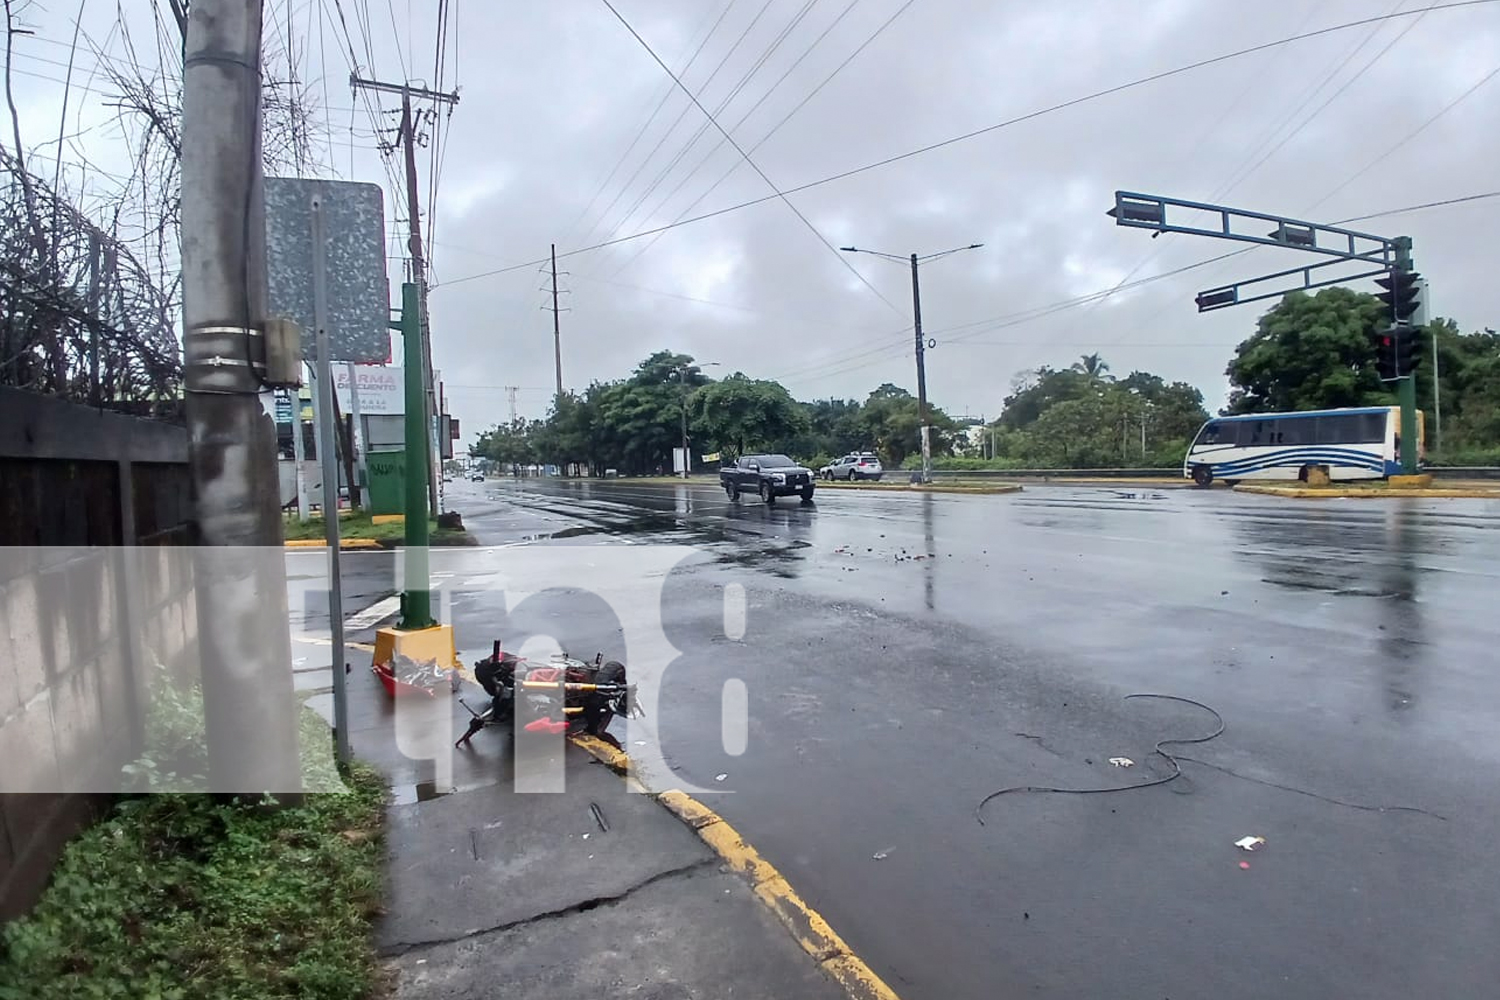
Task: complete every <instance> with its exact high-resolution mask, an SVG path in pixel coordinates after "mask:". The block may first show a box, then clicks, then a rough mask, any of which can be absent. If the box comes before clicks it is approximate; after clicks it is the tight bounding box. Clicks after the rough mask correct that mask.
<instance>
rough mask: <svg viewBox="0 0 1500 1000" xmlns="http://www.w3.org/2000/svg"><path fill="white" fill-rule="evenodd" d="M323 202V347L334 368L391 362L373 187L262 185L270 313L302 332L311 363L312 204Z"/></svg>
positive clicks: (379, 204) (380, 211) (379, 215)
mask: <svg viewBox="0 0 1500 1000" xmlns="http://www.w3.org/2000/svg"><path fill="white" fill-rule="evenodd" d="M315 195H316V196H319V197H321V199H322V214H323V226H324V230H325V232H326V233H327V238H326V240H325V241H324V245H323V247H322V252H323V258H324V263H325V271H324V273H325V274H326V276H327V281H326V284H327V288H326V298H327V307H326V308H327V322H328V342H329V347H330V353H331V355H332V357H331V358H330V359H329V360H332V361H355V362H360V363H364V364H385V363H386V362H388V361H390V359H391V334H390V321H389V317H390V285H389V280H388V278H387V276H386V270H385V209H384V203H383V200H382V195H381V191H380V186H379V185H377V184H357V183H353V182H351V181H323V180H299V179H295V178H290V177H267V178H266V272H267V273H266V276H267V279H268V282H269V284H270V312H271V315H273V316H285V317H286V318H288V319H291V320H295V321H296V322H297V324H298V325H300V326H301V327H302V353H303V356H304V357H306V358H308V359H309V360H311V359H312V358H313V357H314V347H315V345H314V334H315V327H314V317H313V313H314V309H313V236H312V232H313V219H312V199H313V197H314V196H315Z"/></svg>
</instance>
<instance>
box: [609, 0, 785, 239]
mask: <svg viewBox="0 0 1500 1000" xmlns="http://www.w3.org/2000/svg"><path fill="white" fill-rule="evenodd" d="M773 3H775V0H766V2H765V3H764V4H762V5H761V8H760V10H758V11H756V12H755V16H754V17H753V18H751V19H750V23H749V24H747V25H745V28H744V30H743V31H741V32H740V34H739V37H738V38H736V39H735V40H734V44H733V45H731V46H729V50H728V51H727V52H725V53H724V55H723V57H722V58H721V59H720V60H719V61H718V63H717V64H716V65H715V66H714V68H713V70H712V71H711V72H710V73H709V74H708V78H707V79H706V80H704V81H703V83H701V84H700V85H699V86H698V91H699V92H700V93H702V92H705V91H707V90H708V88H709V86H710V85H711V84H712V83H713V82H714V80H716V79H717V78H718V76H719V73H720V72H721V71H722V70H723V69H724V67H725V66H726V65H728V63H729V59H730V57H731V56H733V55H734V54H735V53H736V52H738V51H739V47H740V46H741V45H743V44H744V42H745V39H746V38H748V37H749V36H750V32H751V30H752V29H753V28H754V27H755V26H756V25H757V24H759V23H760V19H761V18H762V17H763V16H764V15H765V13H766V11H768V10H770V9H771V4H773ZM684 73H686V70H684ZM669 75H673V76H674V79H673V81H672V82H673V90H674V91H675V90H677V89H679V88H680V87H681V82H680V80H679V79H677V78H675V75H674V74H669ZM669 96H670V95H669ZM688 96H689V97H692V96H693V95H692V94H691V93H690V94H689V95H688ZM690 109H691V105H690V104H688V105H684V106H683V108H682V110H680V111H679V112H677V117H676V118H673V119H672V123H671V124H670V125H668V126H667V129H666V131H665V132H663V133H662V134H661V136H660V138H658V139H657V140H656V144H655V145H654V146H652V147H651V148H650V149H649V150H648V151H647V152H646V156H645V158H644V159H642V160H641V162H640V163H638V164H636V168H635V170H633V171H632V172H631V174H630V176H629V177H627V178H626V179H625V183H624V184H622V185H621V186H620V189H619V190H618V191H617V192H615V196H614V198H612V199H611V200H610V203H609V204H608V205H606V206H604V211H602V212H600V213H599V220H598V221H597V222H596V223H594V225H593V226H591V227H589V229H588V230H587V231H586V232H585V233H584V238H585V239H587V238H589V237H590V236H591V235H592V234H593V233H594V232H595V231H596V230H599V229H600V227H601V226H605V227H607V229H608V231H609V232H610V233H611V234H613V233H617V232H619V227H620V223H623V222H624V220H623V219H621V220H620V222H619V223H616V224H615V225H613V226H609V224H608V221H607V220H608V219H609V218H610V213H611V212H613V211H614V209H615V206H616V205H618V204H619V203H620V199H621V198H623V197H625V193H626V192H627V191H629V190H630V188H631V186H632V185H633V184H635V180H636V178H637V177H639V176H640V175H641V171H642V170H645V169H646V165H647V164H648V163H650V162H651V160H652V159H653V158H654V157H655V156H656V154H657V152H658V151H659V150H660V149H661V148H662V146H664V145H666V142H667V140H668V139H669V138H671V136H672V133H673V132H675V131H676V130H677V126H678V125H679V124H681V123H682V120H683V119H684V118H686V117H687V113H688V111H689V110H690Z"/></svg>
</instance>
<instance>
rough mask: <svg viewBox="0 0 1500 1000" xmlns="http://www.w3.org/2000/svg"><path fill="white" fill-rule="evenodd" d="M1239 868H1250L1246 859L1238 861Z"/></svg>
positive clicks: (1246, 869)
mask: <svg viewBox="0 0 1500 1000" xmlns="http://www.w3.org/2000/svg"><path fill="white" fill-rule="evenodd" d="M1240 868H1242V869H1243V870H1245V871H1249V870H1250V862H1248V861H1241V862H1240Z"/></svg>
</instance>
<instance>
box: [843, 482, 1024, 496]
mask: <svg viewBox="0 0 1500 1000" xmlns="http://www.w3.org/2000/svg"><path fill="white" fill-rule="evenodd" d="M817 488H818V489H819V490H883V491H885V492H887V493H901V492H906V493H1019V492H1021V486H1020V484H1018V483H964V482H956V483H928V484H926V485H923V484H921V483H879V482H871V481H869V480H868V479H867V480H864V481H863V482H861V481H858V480H856V481H854V482H847V481H846V482H842V483H841V482H838V481H836V480H835V481H834V482H820V483H818V486H817Z"/></svg>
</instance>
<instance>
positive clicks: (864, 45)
mask: <svg viewBox="0 0 1500 1000" xmlns="http://www.w3.org/2000/svg"><path fill="white" fill-rule="evenodd" d="M915 2H916V0H906V3H904V4H902V5H901V7H900V8H899V9H898V10H897V11H896V12H895V13H894V14H892V15H891V16H890V17H888V18H886V20H885V21H884V22H883V23H882V24H881V25H880V27H878V28H876V29H875V31H874V32H873V33H871V34H870V35H869V37H867V38H866V39H865V40H864V41H863V42H861V43H860V44H859V47H858V48H856V49H855V50H854V51H853V52H851V53H849V55H848V56H847V57H845V59H844V61H843V62H841V63H839V64H838V65H837V66H835V67H834V68H833V72H831V73H829V74H828V75H827V76H825V77H824V78H823V79H822V80H821V81H819V83H818V85H817V86H816V87H814V88H813V89H812V90H811V91H809V92H808V94H807V96H806V97H804V98H802V100H800V101H798V102H797V104H796V106H794V107H793V108H792V110H790V111H788V112H787V113H786V114H785V115H783V116H782V117H781V120H780V121H778V122H777V123H776V124H775V125H772V126H771V129H770V131H768V132H767V133H766V134H765V135H763V136H761V137H760V140H759V141H758V142H756V143H755V145H753V146H751V147H750V152H752V153H754V152H755V151H756V150H758V149H760V147H761V146H764V145H765V144H766V142H767V141H768V140H770V138H771V137H772V136H773V135H775V134H776V133H777V132H778V131H780V130H781V127H782V126H783V125H785V124H786V123H787V122H789V121H791V120H792V118H793V117H794V116H795V115H796V114H797V112H798V111H801V110H802V108H803V107H804V106H806V104H807V102H808V101H811V100H812V99H813V98H814V97H816V96H817V95H818V92H819V91H821V90H822V89H823V88H824V87H826V86H827V85H828V84H829V82H830V81H832V80H833V78H834V77H836V76H838V75H839V73H840V72H842V71H843V69H844V67H845V66H848V65H849V64H850V63H851V62H853V61H854V60H855V58H856V57H857V56H858V55H859V54H860V53H861V52H863V51H864V50H865V49H866V48H867V47H868V46H869V45H870V43H872V42H873V41H875V39H877V38H879V37H880V36H881V34H883V33H884V32H885V29H887V28H889V27H890V26H891V24H892V23H894V22H895V20H896V19H897V18H898V17H900V16H901V15H902V14H904V13H905V12H906V10H907V8H908V7H910V6H911V5H912V4H913V3H915ZM739 168H740V164H739V163H738V162H736V163H735V164H733V165H732V166H731V167H730V168H729V169H728V170H726V171H724V172H723V173H722V174H720V175H719V179H718V180H716V181H714V182H713V183H712V184H711V185H709V187H708V190H707V191H704V192H703V193H702V194H700V195H699V196H698V197H697V198H695V199H694V200H693V203H692V204H690V205H688V207H687V208H685V209H683V210H682V212H681V213H680V214H679V215H678V216H677V218H675V219H673V220H672V224H673V225H674V226H675V225H677V224H679V223H681V222H683V220H684V219H685V218H686V217H687V215H688V213H689V212H691V211H692V210H693V209H695V208H697V207H698V206H699V205H700V204H702V202H703V200H704V199H705V198H707V197H708V196H709V195H711V194H713V193H714V192H715V191H717V190H718V188H719V185H720V184H723V183H724V182H725V181H726V180H728V179H729V177H730V175H731V174H733V173H734V172H735V171H736V170H738V169H739ZM663 232H665V230H663ZM663 232H658V233H656V234H655V235H654V236H652V237H651V242H650V243H648V244H646V246H645V247H644V248H643V249H642V250H640V251H638V252H637V253H636V255H635V257H632V258H631V259H630V260H628V261H626V262H625V265H624V267H620V268H618V269H616V271H615V272H614V273H615V274H619V273H620V272H621V271H623V270H624V269H625V267H629V266H630V264H632V263H633V262H634V261H635V260H636V259H637V258H639V257H640V256H641V255H642V254H644V253H645V252H646V251H647V250H650V249H651V248H652V247H653V246H655V245H656V243H657V241H658V240H660V239H661V237H662V235H663Z"/></svg>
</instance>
